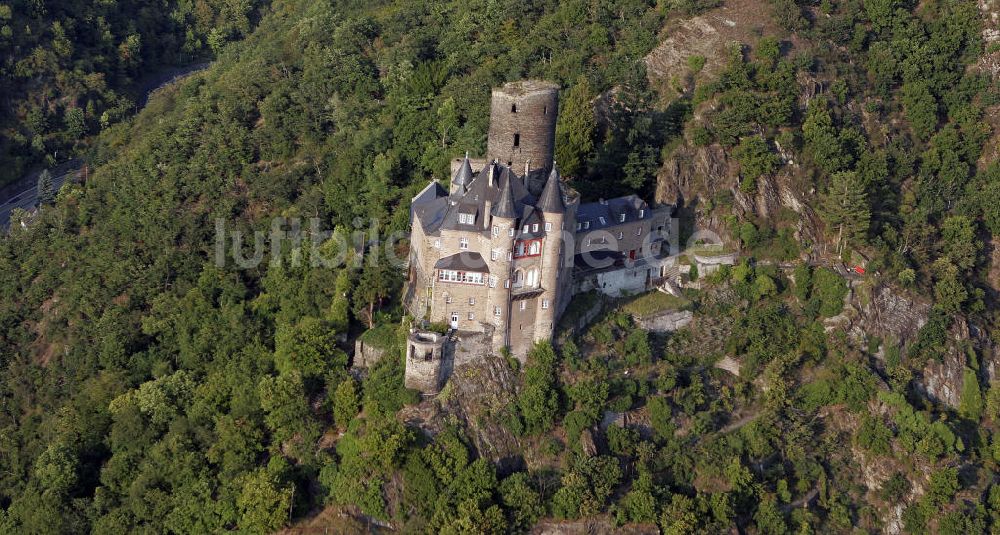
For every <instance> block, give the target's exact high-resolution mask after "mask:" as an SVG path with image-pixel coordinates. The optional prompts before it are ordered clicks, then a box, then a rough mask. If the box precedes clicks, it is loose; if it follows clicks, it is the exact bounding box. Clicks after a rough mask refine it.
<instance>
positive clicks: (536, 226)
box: [531, 223, 538, 232]
mask: <svg viewBox="0 0 1000 535" xmlns="http://www.w3.org/2000/svg"><path fill="white" fill-rule="evenodd" d="M531 232H538V223H535V224H534V225H531Z"/></svg>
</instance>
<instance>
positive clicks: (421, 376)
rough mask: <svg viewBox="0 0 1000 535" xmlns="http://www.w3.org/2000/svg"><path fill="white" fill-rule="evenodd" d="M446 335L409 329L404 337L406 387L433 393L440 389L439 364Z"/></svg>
mask: <svg viewBox="0 0 1000 535" xmlns="http://www.w3.org/2000/svg"><path fill="white" fill-rule="evenodd" d="M447 339H448V338H447V336H445V335H443V334H441V333H436V332H433V331H422V330H411V331H410V334H409V336H407V337H406V374H405V376H404V379H403V384H404V385H405V386H406V388H412V389H414V390H419V391H420V392H421V393H422V394H424V395H434V394H437V393H438V392H439V391H440V390H441V380H442V379H443V377H442V375H441V365H442V363H443V361H444V345H445V342H446V341H447Z"/></svg>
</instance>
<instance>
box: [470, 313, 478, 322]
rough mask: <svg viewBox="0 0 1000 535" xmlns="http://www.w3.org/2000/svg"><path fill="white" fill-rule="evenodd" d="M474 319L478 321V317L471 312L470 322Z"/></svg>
mask: <svg viewBox="0 0 1000 535" xmlns="http://www.w3.org/2000/svg"><path fill="white" fill-rule="evenodd" d="M474 319H476V315H475V314H473V313H472V312H469V321H472V320H474Z"/></svg>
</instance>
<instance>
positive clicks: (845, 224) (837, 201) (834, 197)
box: [821, 171, 871, 253]
mask: <svg viewBox="0 0 1000 535" xmlns="http://www.w3.org/2000/svg"><path fill="white" fill-rule="evenodd" d="M821 214H822V216H823V220H824V221H825V222H826V224H827V226H828V227H829V228H830V229H835V230H836V231H837V252H838V253H839V252H841V251H843V246H844V244H845V243H847V242H849V241H852V240H856V239H861V238H863V237H864V235H865V233H866V232H868V226H869V224H870V223H871V207H870V206H869V204H868V193H867V192H866V191H865V188H864V184H863V183H862V181H861V180H860V179H859V178H858V175H857V173H855V172H853V171H843V172H840V173H834V174H833V176H832V177H831V182H830V189H829V190H828V191H827V194H826V197H825V198H824V199H823V206H822V210H821Z"/></svg>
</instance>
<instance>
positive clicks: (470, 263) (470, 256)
mask: <svg viewBox="0 0 1000 535" xmlns="http://www.w3.org/2000/svg"><path fill="white" fill-rule="evenodd" d="M434 269H454V270H457V271H476V272H479V273H489V272H490V268H489V266H487V265H486V260H484V259H483V256H482V255H481V254H479V253H476V252H472V251H462V252H461V253H455V254H453V255H451V256H446V257H444V258H442V259H440V260H438V261H437V262H435V263H434Z"/></svg>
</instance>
